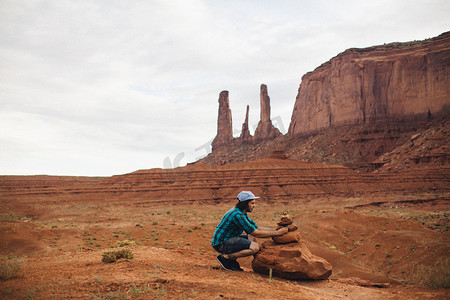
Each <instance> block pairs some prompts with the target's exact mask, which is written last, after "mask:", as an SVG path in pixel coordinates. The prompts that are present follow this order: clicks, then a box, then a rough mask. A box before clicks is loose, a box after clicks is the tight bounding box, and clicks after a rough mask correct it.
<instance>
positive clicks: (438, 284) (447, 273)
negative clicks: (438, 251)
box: [415, 258, 450, 289]
mask: <svg viewBox="0 0 450 300" xmlns="http://www.w3.org/2000/svg"><path fill="white" fill-rule="evenodd" d="M415 279H416V281H417V282H418V283H419V284H421V285H422V286H424V287H427V288H430V289H437V288H450V266H449V263H448V259H447V258H445V259H441V260H439V261H437V262H436V263H435V264H434V265H432V266H424V265H420V266H418V267H417V271H416V276H415Z"/></svg>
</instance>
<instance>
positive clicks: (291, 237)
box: [272, 225, 302, 244]
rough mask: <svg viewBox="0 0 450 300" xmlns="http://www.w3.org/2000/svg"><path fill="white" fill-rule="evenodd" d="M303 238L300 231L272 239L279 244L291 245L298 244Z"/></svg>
mask: <svg viewBox="0 0 450 300" xmlns="http://www.w3.org/2000/svg"><path fill="white" fill-rule="evenodd" d="M294 226H295V225H294ZM301 238H302V236H301V235H300V233H299V232H298V231H290V232H288V233H286V234H283V235H279V236H274V237H272V240H273V241H274V242H275V243H277V244H289V243H297V242H299V241H300V239H301Z"/></svg>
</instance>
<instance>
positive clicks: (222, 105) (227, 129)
mask: <svg viewBox="0 0 450 300" xmlns="http://www.w3.org/2000/svg"><path fill="white" fill-rule="evenodd" d="M232 140H233V125H232V121H231V109H230V100H229V99H228V91H222V92H220V94H219V117H218V119H217V135H216V137H215V138H214V140H213V141H212V143H211V146H212V150H213V151H214V150H216V149H217V148H219V147H221V146H223V145H226V144H228V143H230V142H231V141H232Z"/></svg>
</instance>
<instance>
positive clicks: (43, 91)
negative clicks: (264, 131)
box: [0, 0, 450, 175]
mask: <svg viewBox="0 0 450 300" xmlns="http://www.w3.org/2000/svg"><path fill="white" fill-rule="evenodd" d="M449 11H450V6H449V4H448V3H447V1H437V0H435V1H408V2H406V1H394V2H392V1H381V0H378V1H370V2H368V1H352V0H346V1H339V2H336V1H325V0H321V1H314V2H311V1H268V0H262V1H261V0H259V1H256V0H252V1H237V0H229V1H205V0H190V1H186V0H183V1H182V0H174V1H163V0H154V1H133V2H125V1H100V0H97V1H73V0H60V1H48V0H34V1H26V2H18V1H12V0H5V1H2V2H0V55H1V58H2V59H1V60H0V93H1V97H0V126H2V128H3V130H2V131H0V174H44V173H45V174H60V175H71V174H74V175H113V174H120V173H125V172H131V171H134V170H137V169H143V168H153V167H163V166H164V161H167V159H169V160H170V161H171V162H173V161H174V160H175V158H176V157H178V158H180V157H182V158H181V161H180V163H181V164H185V163H187V162H190V161H193V160H195V159H196V158H198V157H199V156H201V155H204V154H206V149H207V148H208V143H209V142H210V141H211V139H212V138H213V137H214V135H215V133H216V118H217V109H218V104H217V100H218V95H219V93H220V91H222V90H229V91H230V102H231V108H232V111H233V124H234V127H235V129H236V130H240V128H241V124H242V122H243V120H244V116H245V107H246V105H247V104H249V105H250V106H251V108H250V124H256V123H257V122H258V119H259V86H260V84H261V83H265V84H267V85H268V88H269V95H270V97H271V101H272V117H273V118H277V119H279V120H281V122H282V125H283V126H284V127H285V129H287V127H288V126H289V121H290V117H291V113H292V109H293V106H294V101H295V96H296V93H297V89H298V86H299V84H300V79H301V76H302V75H304V74H305V73H306V72H308V71H312V70H313V69H314V68H316V67H318V66H319V65H320V64H322V63H324V62H325V61H327V60H329V59H330V58H331V57H333V56H335V55H337V54H338V53H339V52H341V51H344V50H345V49H347V48H350V47H367V46H371V45H375V44H382V43H388V42H394V41H408V40H414V39H424V38H429V37H433V36H436V35H438V34H440V33H442V32H444V31H446V30H448V28H449V25H450V21H448V12H449ZM6 128H8V129H7V130H6ZM196 149H197V150H196ZM180 153H184V155H179V154H180Z"/></svg>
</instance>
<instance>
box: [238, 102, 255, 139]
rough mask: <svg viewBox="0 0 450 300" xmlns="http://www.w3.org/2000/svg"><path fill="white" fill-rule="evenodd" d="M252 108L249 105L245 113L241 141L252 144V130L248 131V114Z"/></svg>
mask: <svg viewBox="0 0 450 300" xmlns="http://www.w3.org/2000/svg"><path fill="white" fill-rule="evenodd" d="M249 109H250V107H249V106H248V105H247V112H246V113H245V121H244V123H243V124H242V131H241V135H240V136H239V139H240V140H241V142H242V143H250V142H251V141H252V136H251V134H250V130H249V129H248V112H249Z"/></svg>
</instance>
